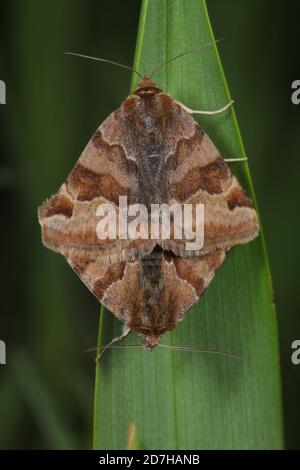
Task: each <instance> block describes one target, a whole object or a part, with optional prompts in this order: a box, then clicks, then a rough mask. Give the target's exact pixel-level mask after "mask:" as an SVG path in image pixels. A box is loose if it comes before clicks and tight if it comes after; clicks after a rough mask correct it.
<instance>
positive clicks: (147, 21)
mask: <svg viewBox="0 0 300 470" xmlns="http://www.w3.org/2000/svg"><path fill="white" fill-rule="evenodd" d="M213 39H214V38H213V33H212V29H211V26H210V22H209V18H208V13H207V9H206V4H205V1H204V0H189V1H188V2H187V1H185V2H183V1H181V0H154V1H148V0H144V1H143V4H142V11H141V20H140V26H139V33H138V40H137V47H136V54H135V63H134V67H135V69H137V70H138V71H139V72H140V73H147V74H150V73H151V71H152V70H154V68H155V67H157V65H159V63H160V62H162V61H163V60H165V61H167V60H169V59H170V58H171V57H173V56H175V55H177V54H180V53H182V52H184V51H186V50H189V49H192V48H193V47H196V46H198V45H202V44H206V43H209V42H211V41H212V40H213ZM155 79H156V81H157V83H158V84H159V86H160V87H161V88H163V89H164V90H165V91H167V92H168V93H170V94H171V95H172V96H173V97H174V98H176V99H178V100H180V101H182V102H183V103H185V104H186V105H187V106H189V107H191V108H193V109H207V110H213V109H217V108H219V107H222V106H223V105H224V104H226V103H227V102H228V101H229V100H230V96H229V91H228V88H227V85H226V81H225V77H224V73H223V70H222V66H221V62H220V59H219V55H218V50H217V46H216V45H213V46H211V47H206V48H203V49H202V50H200V51H199V52H196V53H195V54H191V55H187V56H185V57H184V58H182V59H181V60H178V61H174V62H173V63H171V64H170V65H169V66H168V67H166V68H162V69H161V70H160V71H159V72H158V73H157V75H156V76H155ZM136 80H137V78H136V76H133V78H132V89H133V88H134V87H135V85H136ZM201 125H202V127H203V128H204V129H205V130H206V131H207V132H208V134H209V135H210V137H211V138H212V139H213V141H214V142H215V144H216V145H217V147H218V148H219V149H220V151H221V152H222V154H223V155H224V156H226V157H240V156H242V155H244V154H245V152H244V148H243V144H242V140H241V136H240V133H239V129H238V126H237V121H236V117H235V114H234V111H233V110H232V111H231V113H226V114H224V115H218V116H214V117H205V118H201ZM232 170H233V171H234V173H235V174H236V175H237V176H238V178H239V180H240V182H241V184H242V185H243V186H244V187H245V188H246V189H247V190H248V193H249V194H250V195H252V197H253V198H254V193H253V187H252V183H251V179H250V174H249V169H248V165H247V164H245V163H236V164H232ZM119 333H120V324H119V322H118V321H117V320H115V319H114V318H113V316H112V315H110V314H109V313H108V312H103V311H102V314H101V322H100V330H99V346H100V345H101V344H103V343H105V342H107V341H109V340H110V339H111V338H112V337H114V336H116V335H118V334H119ZM131 341H134V342H135V343H136V342H137V339H136V338H134V339H133V340H132V339H131ZM129 342H130V341H129V340H128V341H127V342H126V343H129ZM162 342H163V343H165V344H167V343H169V344H172V345H178V346H182V345H184V346H186V347H195V346H196V347H201V348H215V349H221V350H225V351H228V352H233V353H238V354H241V355H243V356H246V357H248V358H250V360H249V361H240V360H237V359H235V358H231V357H225V356H220V355H213V354H195V353H193V352H188V353H187V352H184V353H183V352H181V351H176V350H168V349H165V348H159V349H158V348H157V350H155V352H154V353H152V354H150V353H147V352H144V351H143V350H139V349H137V350H132V349H114V350H111V351H108V352H106V353H105V355H104V356H103V358H102V360H101V363H100V364H98V365H97V367H96V391H95V411H94V448H96V449H105V448H106V449H107V448H110V449H123V448H126V446H127V445H128V442H129V437H128V436H129V434H130V429H131V427H132V423H133V425H134V426H135V429H136V432H137V436H138V438H137V439H138V442H139V445H140V447H143V448H144V449H168V448H169V449H193V448H194V449H195V448H196V449H279V448H282V445H283V444H282V417H281V395H280V374H279V365H278V344H277V343H278V339H277V327H276V318H275V312H274V307H273V304H272V288H271V283H270V273H269V266H268V260H267V256H266V250H265V245H264V240H263V234H262V233H261V234H260V237H259V238H258V239H257V240H255V241H254V242H252V243H250V244H248V245H247V246H239V247H236V248H234V249H233V250H232V251H231V252H230V253H229V255H228V257H227V260H226V261H225V262H224V264H223V266H222V267H221V269H220V271H219V272H218V274H217V276H216V277H215V279H214V281H213V282H212V284H211V286H210V287H209V289H208V291H207V292H206V293H205V295H204V297H203V298H202V299H200V301H199V302H198V304H197V305H196V306H194V308H193V309H192V310H191V311H190V312H189V313H188V315H187V316H186V318H185V319H184V321H183V322H182V323H181V325H180V326H179V328H178V329H177V330H176V331H175V332H174V333H172V334H168V335H165V336H164V338H163V340H162Z"/></svg>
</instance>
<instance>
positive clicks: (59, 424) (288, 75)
mask: <svg viewBox="0 0 300 470" xmlns="http://www.w3.org/2000/svg"><path fill="white" fill-rule="evenodd" d="M152 1H156V0H152ZM182 1H187V2H188V1H189V0H182ZM207 5H208V9H209V13H210V16H211V21H212V25H213V28H214V31H215V35H216V37H217V38H224V39H225V41H223V42H222V43H220V44H219V50H220V54H221V58H222V62H223V66H224V69H225V73H226V76H227V80H228V84H229V88H230V90H231V94H232V96H233V97H234V99H235V109H236V112H237V117H238V121H239V125H240V128H241V132H242V136H243V139H244V143H245V146H246V151H247V154H248V156H249V162H250V169H251V172H252V177H253V181H254V188H255V190H256V195H257V200H258V204H259V208H260V211H261V215H262V220H263V223H264V231H265V237H266V241H267V247H268V252H269V257H270V263H271V269H272V275H273V285H274V298H275V303H276V307H277V313H278V320H279V331H280V343H281V362H282V379H283V400H284V414H285V435H286V447H287V448H297V449H299V448H300V435H299V432H298V427H299V426H298V423H299V422H300V405H299V393H300V366H298V368H297V366H293V365H292V364H291V361H290V355H291V343H292V341H293V340H294V339H299V338H300V317H299V313H300V312H299V311H300V309H299V306H300V301H299V293H298V288H299V273H298V269H299V268H298V266H299V261H300V255H299V250H298V247H297V242H298V231H299V215H298V214H299V208H298V206H299V202H300V197H299V170H300V158H299V157H300V155H299V143H300V120H299V113H300V105H299V106H295V105H293V104H292V102H291V93H292V90H291V83H292V81H293V80H295V79H300V67H299V51H298V42H299V33H298V31H299V13H300V6H299V2H298V1H297V0H289V1H286V2H282V1H274V0H264V1H263V2H262V1H261V0H208V1H207ZM0 8H1V14H0V79H1V80H4V81H5V83H6V86H7V104H6V105H1V106H0V129H1V147H0V152H1V163H0V198H1V232H0V233H1V248H2V249H1V271H0V275H1V284H0V285H1V304H0V308H1V317H0V339H2V340H4V341H5V342H6V344H7V365H6V366H0V447H1V448H4V449H5V448H89V447H90V446H91V444H90V443H91V429H92V403H93V385H94V384H93V376H94V361H93V358H94V353H92V354H87V353H84V351H85V350H86V349H88V348H90V347H93V346H96V342H97V326H98V317H99V304H98V303H97V301H96V300H95V299H94V298H93V297H92V296H91V294H90V293H89V292H88V290H87V289H85V288H83V286H82V285H81V282H80V281H79V280H78V279H77V278H76V276H75V275H74V274H73V273H72V271H71V270H70V268H69V267H68V266H67V264H66V263H65V261H64V260H63V258H62V257H59V256H56V255H54V254H53V253H51V252H49V251H47V250H45V249H44V248H43V247H42V245H41V243H40V228H39V225H38V222H37V216H36V209H37V206H38V205H39V204H40V203H41V202H42V201H43V200H44V199H45V198H46V197H48V196H49V195H50V194H51V193H54V192H55V191H56V190H57V189H58V187H59V186H60V184H61V182H62V181H63V179H64V178H65V177H66V175H67V174H68V172H69V170H70V169H71V167H72V166H73V164H74V163H75V161H76V160H77V158H78V157H79V155H80V153H81V151H82V149H83V147H84V146H85V144H86V142H87V140H88V139H89V137H90V136H91V134H92V133H93V132H94V130H95V129H96V127H98V125H99V123H100V122H101V121H102V120H103V119H104V118H105V117H106V116H107V115H108V114H109V113H110V112H111V111H112V110H113V109H114V108H116V107H117V106H118V105H119V104H120V102H121V101H122V100H123V99H124V97H125V96H126V95H127V94H128V91H129V84H130V73H128V72H127V71H125V70H122V69H118V68H114V67H112V66H110V65H105V64H97V63H94V62H88V61H85V60H81V59H77V58H73V57H68V56H63V55H62V54H61V53H62V52H63V51H68V50H71V51H76V52H81V53H87V54H90V55H97V56H99V57H106V58H111V59H112V60H117V61H120V62H123V63H125V64H129V65H130V64H131V63H132V61H133V54H134V47H135V39H136V33H137V26H138V17H139V9H140V1H139V0H127V1H124V0H111V1H109V2H108V1H105V0H86V1H83V0H80V1H79V0H78V1H74V0H72V1H71V0H51V1H50V0H44V1H43V2H41V1H38V0H24V1H22V2H18V1H17V0H13V1H12V0H2V1H1V7H0ZM158 62H159V58H158ZM199 87H201V83H199ZM245 335H247V331H245Z"/></svg>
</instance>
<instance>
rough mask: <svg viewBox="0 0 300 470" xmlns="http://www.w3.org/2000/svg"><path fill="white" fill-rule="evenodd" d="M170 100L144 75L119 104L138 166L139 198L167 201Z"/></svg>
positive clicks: (144, 202)
mask: <svg viewBox="0 0 300 470" xmlns="http://www.w3.org/2000/svg"><path fill="white" fill-rule="evenodd" d="M172 109H173V108H172V100H171V98H170V97H169V96H168V95H166V94H165V93H163V92H162V91H161V90H160V89H159V88H157V87H156V85H155V83H154V82H153V81H152V80H151V79H150V78H147V77H144V78H143V79H142V80H141V82H140V84H139V86H138V88H137V89H136V91H135V92H134V94H133V95H131V96H129V97H128V98H127V100H126V101H125V103H124V105H123V107H122V113H123V122H124V127H125V128H126V133H127V138H128V140H129V141H130V146H131V149H132V151H133V153H134V158H135V161H136V163H137V167H138V178H139V195H140V202H141V203H143V204H145V205H146V206H149V204H151V203H159V202H167V185H166V171H165V163H166V162H165V160H166V151H165V146H166V143H167V139H166V136H167V133H168V129H169V121H170V119H171V115H172Z"/></svg>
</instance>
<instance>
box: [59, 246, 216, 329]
mask: <svg viewBox="0 0 300 470" xmlns="http://www.w3.org/2000/svg"><path fill="white" fill-rule="evenodd" d="M156 258H157V262H158V264H159V266H157V265H156V264H155V262H154V261H153V258H151V257H150V260H149V264H150V265H148V269H150V270H152V271H154V274H155V272H160V277H159V279H158V278H157V277H156V278H155V279H154V282H153V285H150V286H145V283H151V276H146V277H145V275H144V274H145V259H144V258H143V257H137V258H136V259H135V260H130V261H122V262H117V263H111V262H108V261H106V262H105V261H103V258H101V257H100V256H96V257H94V256H91V255H89V254H87V253H79V252H78V251H74V252H72V253H69V255H68V256H67V261H68V263H69V264H70V265H71V266H72V268H73V269H74V271H75V272H76V273H77V274H78V276H79V277H80V279H81V280H82V281H83V282H84V283H85V285H86V286H87V287H88V288H89V290H90V291H91V292H92V293H93V294H94V295H95V296H96V297H97V299H98V300H99V301H100V302H101V303H102V304H103V305H105V306H106V307H107V308H108V309H109V310H110V311H111V312H112V313H113V314H114V315H115V316H116V317H117V318H118V319H120V320H122V321H125V322H126V324H127V325H128V326H129V328H131V329H133V330H135V331H137V332H139V333H141V334H143V335H146V336H147V335H149V334H151V335H153V334H154V335H155V334H156V335H161V334H163V333H164V332H166V331H168V330H172V329H174V328H176V325H177V324H178V322H179V321H180V320H181V319H182V318H183V316H184V314H185V313H186V312H187V311H188V310H189V309H190V308H191V307H192V306H193V305H194V304H195V303H196V302H197V300H198V299H199V298H200V297H201V295H202V294H203V293H204V291H205V289H206V288H207V287H208V285H209V283H210V282H211V280H212V279H213V277H214V275H215V272H216V270H217V269H218V268H219V266H220V265H221V263H222V262H223V260H224V258H225V252H224V251H223V250H215V251H214V252H213V253H209V254H207V255H203V256H194V257H190V258H180V257H177V256H175V255H173V254H172V253H167V252H164V251H163V250H161V251H160V252H159V253H158V255H157V257H156ZM148 274H149V273H148ZM148 288H149V289H148ZM129 293H132V295H129ZM133 293H134V295H133ZM147 311H149V314H147Z"/></svg>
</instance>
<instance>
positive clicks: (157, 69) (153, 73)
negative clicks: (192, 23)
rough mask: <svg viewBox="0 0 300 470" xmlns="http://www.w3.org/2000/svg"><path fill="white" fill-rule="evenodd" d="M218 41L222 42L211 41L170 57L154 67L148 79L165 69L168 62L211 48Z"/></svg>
mask: <svg viewBox="0 0 300 470" xmlns="http://www.w3.org/2000/svg"><path fill="white" fill-rule="evenodd" d="M220 41H223V39H217V40H215V41H212V42H207V43H206V44H202V46H198V47H194V48H193V49H190V50H188V51H185V52H182V53H181V54H178V55H176V56H174V57H172V58H171V59H169V60H167V62H163V63H161V64H160V65H159V66H158V67H156V68H155V69H154V70H153V72H152V73H151V75H150V78H152V77H153V75H155V74H156V73H157V72H158V71H159V70H160V69H162V68H164V67H166V66H167V65H168V64H169V63H170V62H173V61H175V60H177V59H181V57H184V56H186V55H189V54H193V52H197V51H199V50H201V49H204V48H205V47H208V46H212V45H213V44H216V43H217V42H220Z"/></svg>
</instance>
